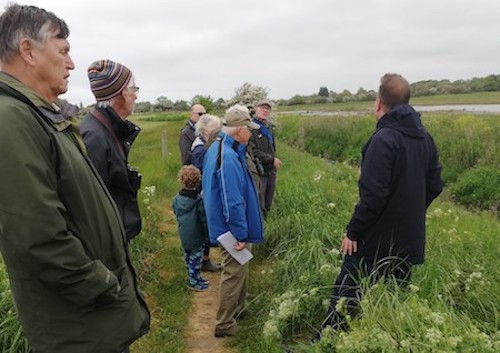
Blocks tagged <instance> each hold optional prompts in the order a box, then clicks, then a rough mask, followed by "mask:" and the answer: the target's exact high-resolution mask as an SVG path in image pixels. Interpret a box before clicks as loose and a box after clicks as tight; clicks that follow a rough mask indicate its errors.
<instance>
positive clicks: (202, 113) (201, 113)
mask: <svg viewBox="0 0 500 353" xmlns="http://www.w3.org/2000/svg"><path fill="white" fill-rule="evenodd" d="M196 114H198V116H202V115H205V114H207V113H205V112H199V113H196Z"/></svg>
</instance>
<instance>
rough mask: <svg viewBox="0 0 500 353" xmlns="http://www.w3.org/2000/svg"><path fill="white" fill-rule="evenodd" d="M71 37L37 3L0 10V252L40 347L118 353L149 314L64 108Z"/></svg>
mask: <svg viewBox="0 0 500 353" xmlns="http://www.w3.org/2000/svg"><path fill="white" fill-rule="evenodd" d="M68 35H69V30H68V27H67V25H66V23H65V22H64V21H62V20H61V19H59V18H58V17H56V16H55V15H54V14H53V13H51V12H47V11H45V10H42V9H39V8H37V7H34V6H20V5H17V4H12V5H10V6H8V7H7V8H6V10H5V12H4V13H3V14H2V15H1V16H0V43H1V44H0V61H1V72H0V119H1V122H2V129H0V160H1V161H2V178H1V182H0V251H1V253H2V257H3V260H4V262H5V265H6V268H7V272H8V276H9V279H10V286H11V290H12V295H13V297H14V301H15V304H16V308H17V312H18V316H19V320H20V323H21V325H22V327H23V330H24V333H25V335H26V337H27V339H28V341H29V343H30V345H31V347H32V349H33V352H34V353H49V352H50V353H69V352H71V353H90V352H93V353H94V352H95V353H97V352H99V353H120V352H123V351H125V350H127V347H128V346H129V345H130V344H131V343H132V342H133V341H134V340H136V339H137V338H138V337H140V336H141V335H143V334H145V333H146V332H147V331H148V329H149V320H150V315H149V311H148V309H147V306H146V304H145V302H144V300H143V298H142V296H141V294H140V293H139V291H138V289H137V277H136V274H135V271H134V268H133V267H132V263H131V261H130V255H129V251H128V248H127V243H126V240H125V234H124V230H123V227H122V225H121V222H120V218H119V215H118V213H117V208H116V205H115V203H114V202H113V200H112V198H111V196H110V194H109V192H108V191H107V190H106V188H105V185H104V184H103V182H102V181H101V179H100V178H99V176H98V174H97V173H96V171H95V169H94V168H93V167H92V165H91V163H90V161H89V159H88V158H87V156H86V153H85V148H84V145H83V143H82V140H81V138H80V136H79V134H78V128H77V127H76V125H75V124H74V123H75V120H74V119H72V118H67V117H65V116H64V115H63V114H62V113H61V109H60V106H58V103H59V101H58V96H59V95H60V94H62V93H64V92H66V90H67V86H68V77H69V72H70V70H73V69H74V64H73V61H72V60H71V57H70V56H69V43H68V41H67V37H68Z"/></svg>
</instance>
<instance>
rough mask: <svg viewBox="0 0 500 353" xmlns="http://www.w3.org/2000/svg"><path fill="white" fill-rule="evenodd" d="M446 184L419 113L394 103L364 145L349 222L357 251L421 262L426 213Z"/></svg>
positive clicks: (429, 136) (366, 256)
mask: <svg viewBox="0 0 500 353" xmlns="http://www.w3.org/2000/svg"><path fill="white" fill-rule="evenodd" d="M442 188H443V182H442V180H441V164H440V162H439V158H438V153H437V149H436V146H435V144H434V140H433V139H432V137H431V135H430V134H429V133H428V132H427V131H426V130H425V128H424V127H423V125H422V122H421V120H420V114H419V113H417V112H416V111H415V110H413V108H412V107H411V106H409V105H406V104H402V105H397V106H395V107H394V108H393V109H392V110H391V111H390V112H388V113H387V114H386V115H384V116H383V117H382V118H381V119H380V120H379V121H378V123H377V130H376V132H375V133H374V134H373V135H372V137H371V138H370V139H369V140H368V142H367V143H366V145H365V146H364V147H363V150H362V161H361V176H360V179H359V196H360V200H359V202H358V204H357V205H356V207H355V210H354V213H353V215H352V218H351V220H350V222H349V225H348V227H347V236H348V237H349V239H351V240H356V241H358V255H359V256H362V257H365V258H368V259H371V260H377V259H381V258H384V257H387V256H391V255H393V256H398V257H401V258H404V259H406V260H407V261H409V262H410V263H412V264H418V263H422V262H423V261H424V253H425V212H426V209H427V207H428V206H429V205H430V204H431V202H432V200H434V198H436V197H437V196H438V195H439V194H440V193H441V191H442Z"/></svg>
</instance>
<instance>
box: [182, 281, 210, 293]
mask: <svg viewBox="0 0 500 353" xmlns="http://www.w3.org/2000/svg"><path fill="white" fill-rule="evenodd" d="M187 286H188V288H189V289H191V290H194V291H197V292H204V291H206V290H207V289H208V285H207V284H205V283H203V282H201V281H197V282H195V283H194V284H193V283H190V282H189V281H188V284H187Z"/></svg>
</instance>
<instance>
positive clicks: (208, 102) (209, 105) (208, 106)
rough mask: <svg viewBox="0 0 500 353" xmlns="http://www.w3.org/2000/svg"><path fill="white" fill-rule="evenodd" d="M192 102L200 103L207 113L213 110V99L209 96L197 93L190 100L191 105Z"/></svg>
mask: <svg viewBox="0 0 500 353" xmlns="http://www.w3.org/2000/svg"><path fill="white" fill-rule="evenodd" d="M194 104H201V105H202V106H203V107H204V108H205V110H206V111H207V113H210V112H211V111H212V110H213V105H214V100H213V99H212V97H210V96H202V95H201V94H198V95H196V96H194V97H193V99H192V100H191V105H194Z"/></svg>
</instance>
